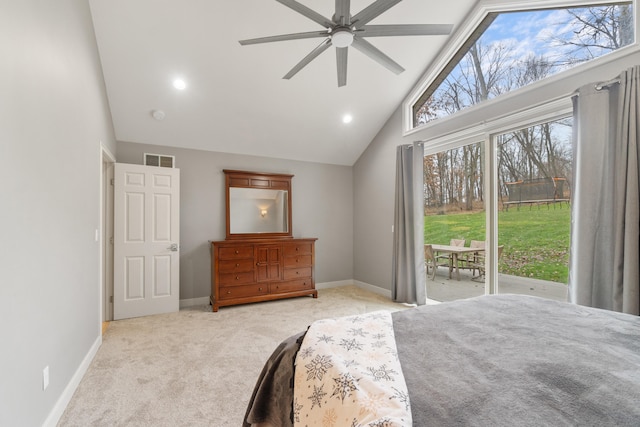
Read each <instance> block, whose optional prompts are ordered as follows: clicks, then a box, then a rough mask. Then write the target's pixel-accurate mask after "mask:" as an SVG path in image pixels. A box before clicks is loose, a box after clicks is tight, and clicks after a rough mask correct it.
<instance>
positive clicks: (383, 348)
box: [293, 311, 412, 427]
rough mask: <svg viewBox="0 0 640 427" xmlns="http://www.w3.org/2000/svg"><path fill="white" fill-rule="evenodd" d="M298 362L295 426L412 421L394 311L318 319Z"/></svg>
mask: <svg viewBox="0 0 640 427" xmlns="http://www.w3.org/2000/svg"><path fill="white" fill-rule="evenodd" d="M295 365H296V369H295V379H294V404H293V406H294V407H293V415H294V425H295V426H305V427H312V426H323V427H325V426H353V427H382V426H384V427H401V426H411V425H412V421H411V409H410V405H409V395H408V392H407V386H406V384H405V380H404V376H403V374H402V368H401V366H400V361H399V359H398V352H397V349H396V342H395V336H394V332H393V321H392V318H391V314H390V313H388V312H384V311H377V312H374V313H368V314H362V315H356V316H349V317H341V318H333V319H324V320H319V321H317V322H314V323H313V324H312V325H311V326H310V327H309V329H308V330H307V333H306V335H305V337H304V341H303V342H302V345H301V346H300V350H299V352H298V354H297V356H296V361H295Z"/></svg>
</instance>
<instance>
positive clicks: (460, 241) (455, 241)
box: [449, 239, 465, 246]
mask: <svg viewBox="0 0 640 427" xmlns="http://www.w3.org/2000/svg"><path fill="white" fill-rule="evenodd" d="M464 242H465V240H464V239H451V240H450V241H449V246H464Z"/></svg>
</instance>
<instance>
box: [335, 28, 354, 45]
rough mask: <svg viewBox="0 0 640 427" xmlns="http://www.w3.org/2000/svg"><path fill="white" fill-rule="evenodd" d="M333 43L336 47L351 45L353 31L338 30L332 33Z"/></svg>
mask: <svg viewBox="0 0 640 427" xmlns="http://www.w3.org/2000/svg"><path fill="white" fill-rule="evenodd" d="M330 37H331V44H333V45H334V46H335V47H349V46H351V43H353V33H352V32H351V31H349V30H344V29H340V30H336V31H335V32H332V33H331V36H330Z"/></svg>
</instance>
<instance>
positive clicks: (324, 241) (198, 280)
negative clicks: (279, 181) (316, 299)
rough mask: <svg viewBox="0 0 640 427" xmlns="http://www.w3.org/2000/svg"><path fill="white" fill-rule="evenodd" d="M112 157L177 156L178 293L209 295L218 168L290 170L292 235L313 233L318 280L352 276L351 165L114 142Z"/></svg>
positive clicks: (219, 208)
mask: <svg viewBox="0 0 640 427" xmlns="http://www.w3.org/2000/svg"><path fill="white" fill-rule="evenodd" d="M117 145H118V149H117V152H118V154H117V160H118V162H122V163H137V164H142V163H143V160H142V158H143V153H154V154H166V155H172V156H176V167H177V168H179V169H180V186H181V187H180V251H181V253H180V299H181V300H188V299H193V298H201V297H208V296H209V295H210V294H211V260H210V254H209V246H208V241H209V240H224V239H225V236H226V232H225V193H224V173H223V172H222V170H223V169H235V170H247V171H256V172H272V173H285V174H293V175H294V177H293V180H292V184H291V187H292V189H291V195H292V200H293V202H292V214H291V216H292V219H293V236H294V237H317V238H318V241H317V242H316V282H317V283H322V282H334V281H341V280H352V279H353V177H352V168H351V167H348V166H337V165H327V164H321V163H309V162H299V161H293V160H281V159H272V158H266V157H256V156H244V155H238V154H225V153H218V152H212V151H201V150H190V149H181V148H172V147H164V146H156V145H147V144H137V143H130V142H120V141H119V142H118V144H117Z"/></svg>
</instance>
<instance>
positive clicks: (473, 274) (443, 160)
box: [424, 143, 486, 301]
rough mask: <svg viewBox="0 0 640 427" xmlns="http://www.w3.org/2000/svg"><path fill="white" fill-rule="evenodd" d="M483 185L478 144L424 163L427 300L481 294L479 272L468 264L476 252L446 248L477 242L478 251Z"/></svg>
mask: <svg viewBox="0 0 640 427" xmlns="http://www.w3.org/2000/svg"><path fill="white" fill-rule="evenodd" d="M484 186H485V183H484V149H483V144H482V143H475V144H468V145H464V146H461V147H457V148H453V149H449V150H445V151H441V152H438V153H436V154H432V155H427V156H425V158H424V213H425V221H424V226H425V232H424V238H425V244H426V245H428V246H430V248H427V251H429V250H430V251H432V252H433V258H432V259H431V260H427V269H428V271H427V276H428V277H427V298H429V299H433V300H436V301H452V300H455V299H461V298H468V297H472V296H478V295H483V294H484V293H485V285H484V282H483V281H482V280H479V279H481V277H480V271H479V270H478V269H475V268H473V265H472V262H474V261H475V259H474V257H475V255H476V253H475V252H466V249H457V248H446V247H447V246H461V247H463V248H469V247H470V246H471V245H472V244H474V245H475V244H477V242H481V245H482V246H484V242H485V240H486V239H485V230H486V227H485V224H486V215H485V205H484V194H485V192H484ZM427 257H428V255H427ZM433 268H435V274H434V273H433Z"/></svg>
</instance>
